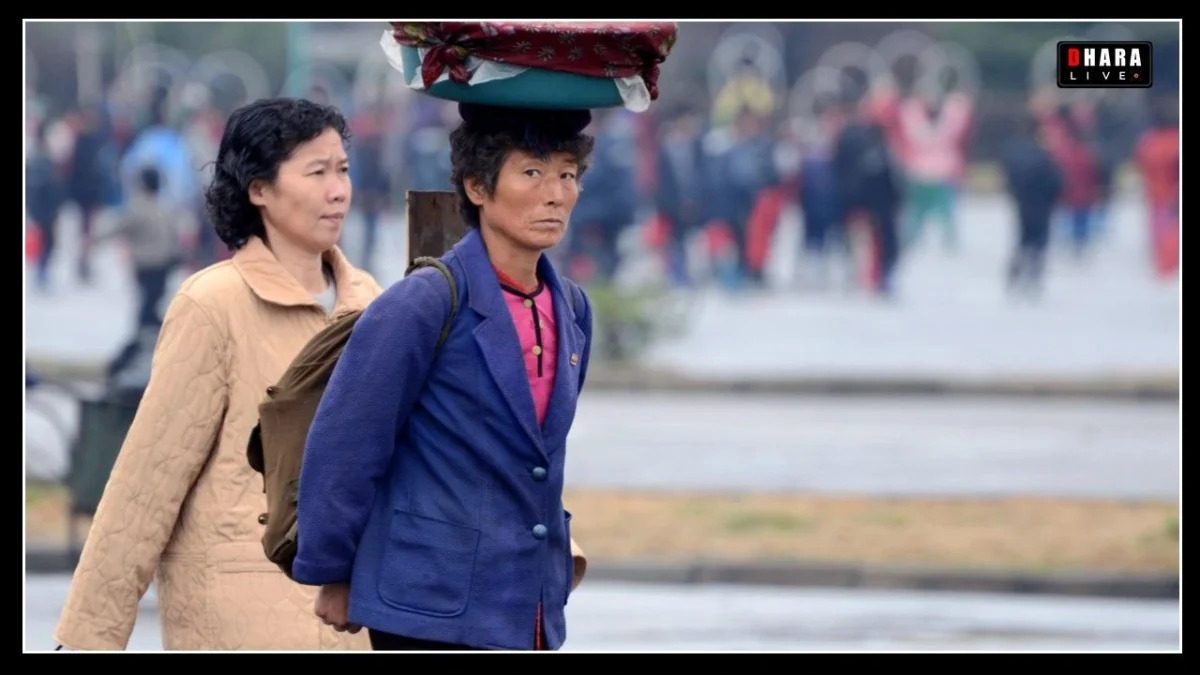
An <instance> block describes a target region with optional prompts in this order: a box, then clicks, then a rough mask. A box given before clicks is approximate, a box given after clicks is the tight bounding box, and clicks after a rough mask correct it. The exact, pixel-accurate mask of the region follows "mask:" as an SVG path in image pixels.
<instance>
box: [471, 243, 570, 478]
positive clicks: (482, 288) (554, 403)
mask: <svg viewBox="0 0 1200 675" xmlns="http://www.w3.org/2000/svg"><path fill="white" fill-rule="evenodd" d="M454 255H455V256H457V257H458V258H459V260H460V261H461V262H462V267H463V272H464V277H465V280H466V283H465V284H464V285H465V286H466V288H467V303H468V306H469V307H470V308H471V309H472V310H474V311H475V312H477V313H479V314H480V315H481V316H482V317H483V319H482V320H481V321H480V322H479V324H478V325H477V326H476V327H475V329H474V331H473V333H474V337H475V341H476V343H477V344H478V345H479V350H480V353H481V354H482V356H483V361H484V363H485V364H486V365H487V369H488V371H489V372H490V373H491V375H492V379H493V380H494V381H495V382H496V385H497V386H498V387H499V389H500V392H501V394H502V395H503V396H504V400H505V401H506V403H507V404H508V406H509V408H510V409H511V410H512V412H513V414H514V415H515V416H516V419H517V420H518V421H519V423H520V425H521V428H522V429H524V430H525V432H526V434H528V436H529V438H530V440H531V441H533V443H534V446H535V447H536V448H537V449H538V452H539V453H541V455H542V457H543V458H548V455H547V450H548V448H550V447H554V446H555V445H556V444H557V441H558V439H561V438H563V437H565V435H566V433H567V431H568V430H569V428H570V423H571V419H572V415H571V413H570V411H572V410H574V406H573V405H572V402H573V400H574V397H575V396H576V394H577V391H576V389H575V387H574V386H573V384H572V383H573V382H575V380H574V379H573V378H570V377H569V375H570V370H571V369H572V368H574V367H575V363H574V359H572V358H571V356H572V355H577V354H581V353H582V352H583V348H584V345H585V343H586V336H585V335H584V333H583V330H582V329H581V328H580V327H579V325H578V322H577V321H576V318H575V315H574V313H573V312H572V309H571V306H570V302H569V301H568V300H567V298H566V287H565V286H564V284H563V281H562V279H561V278H559V276H558V273H557V272H556V271H555V270H554V265H553V264H551V262H550V259H549V257H548V256H546V255H545V254H543V255H542V257H541V258H539V259H538V274H539V275H540V276H541V278H542V281H543V282H544V283H545V284H546V289H547V290H548V291H549V292H550V293H551V294H552V295H551V297H552V298H553V300H554V312H555V316H556V319H555V323H557V324H558V369H557V377H556V378H555V384H554V391H553V393H552V394H551V396H552V398H551V403H550V410H549V412H548V413H547V415H546V421H545V425H544V426H543V427H542V428H539V427H538V424H537V416H536V414H535V412H534V407H533V397H532V395H531V393H530V390H529V380H528V376H527V375H526V373H525V361H524V359H523V358H522V356H521V351H520V346H519V345H520V342H519V339H518V337H517V331H516V328H515V326H514V325H513V322H512V318H511V316H510V315H509V309H508V305H507V304H505V302H504V295H503V291H502V290H500V280H499V279H498V278H497V277H496V271H495V269H493V267H492V262H491V260H490V259H489V258H488V255H487V249H486V248H485V247H484V244H483V237H481V236H480V234H479V231H478V230H477V229H474V228H472V229H471V230H470V231H469V232H467V235H466V236H465V237H463V238H462V239H461V240H460V241H459V242H458V243H457V244H455V246H454ZM547 439H550V441H551V442H549V443H548V442H547Z"/></svg>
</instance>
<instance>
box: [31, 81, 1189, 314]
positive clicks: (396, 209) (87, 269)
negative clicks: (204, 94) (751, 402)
mask: <svg viewBox="0 0 1200 675" xmlns="http://www.w3.org/2000/svg"><path fill="white" fill-rule="evenodd" d="M307 96H308V97H309V98H314V99H317V100H322V101H325V102H332V101H333V99H332V97H331V96H330V94H329V92H328V91H327V90H326V89H323V88H322V87H321V86H314V88H313V89H311V90H310V91H309V93H308V94H307ZM779 97H780V94H779V93H778V92H777V91H775V90H774V89H773V88H772V87H771V85H770V84H769V83H768V82H767V81H766V79H765V78H764V77H762V76H761V74H760V73H758V71H757V70H756V67H755V65H754V63H753V62H752V61H747V62H746V63H744V64H742V66H741V67H740V68H738V69H736V70H735V71H734V72H732V73H731V74H730V76H729V77H728V80H727V81H726V82H725V84H724V86H722V87H720V88H718V89H717V90H716V91H715V92H714V94H713V95H712V96H711V97H707V99H710V100H689V101H684V100H679V99H676V100H672V101H668V102H665V103H663V104H662V105H660V106H658V107H657V108H656V109H655V110H654V111H653V112H652V113H649V114H634V113H631V112H629V111H626V110H622V109H615V110H602V111H596V112H595V114H594V117H593V122H592V128H591V129H590V131H591V133H592V134H594V135H595V137H596V139H597V143H596V151H595V155H594V158H593V161H592V164H591V166H590V167H589V168H588V170H587V173H586V175H585V176H584V179H583V187H584V190H583V193H582V194H581V197H580V200H579V202H578V206H577V207H576V209H575V212H574V214H573V217H572V224H571V229H570V233H569V236H568V239H567V240H566V241H565V242H564V244H563V245H561V246H560V247H559V250H557V251H555V255H557V256H558V257H559V258H560V263H561V264H564V265H566V266H567V268H568V270H569V273H570V274H571V275H572V276H573V277H574V278H576V279H578V280H580V281H581V282H582V283H592V284H594V283H607V282H611V281H613V280H614V278H615V277H616V276H617V275H618V274H619V272H620V270H621V268H622V263H623V261H624V260H625V259H626V258H627V256H628V254H629V246H628V245H627V244H626V245H623V242H627V241H628V240H629V236H627V235H629V234H630V232H631V230H634V231H636V235H634V236H636V237H637V242H638V244H637V246H638V247H641V250H642V252H644V251H646V250H650V251H653V252H654V253H655V255H656V256H657V259H658V260H659V261H660V262H661V269H662V270H663V271H664V276H665V278H666V279H668V280H669V282H670V283H671V284H672V285H674V286H676V287H691V286H697V285H705V284H720V285H722V286H724V287H726V288H728V289H731V290H740V289H748V288H755V287H762V286H763V285H764V284H765V281H764V267H765V265H766V261H767V258H768V255H769V254H773V255H779V254H780V252H779V251H772V243H771V242H772V241H773V238H774V234H775V232H776V229H777V228H778V226H779V224H780V222H781V220H782V219H783V218H784V214H785V212H791V213H796V214H798V215H799V219H800V221H801V223H802V226H801V227H802V232H803V234H802V238H801V241H802V246H801V247H800V250H797V251H795V252H794V253H792V252H785V253H784V255H793V254H794V255H795V256H796V258H797V260H798V262H799V265H798V270H799V283H800V284H801V285H802V286H803V287H805V288H807V289H811V290H821V289H827V288H833V287H838V288H844V287H845V285H846V284H847V283H849V284H851V285H854V286H857V287H859V288H863V289H865V290H867V291H869V292H872V293H876V294H879V295H880V296H882V297H888V296H889V295H891V293H892V292H893V290H894V278H895V276H896V270H897V266H898V265H899V264H900V263H901V261H902V260H904V256H905V253H906V252H907V251H910V250H911V249H912V248H913V247H914V246H917V245H919V244H920V243H921V241H922V239H923V238H925V237H926V236H928V234H929V233H930V232H932V233H935V234H936V235H937V236H938V238H939V239H940V243H941V245H942V247H943V248H944V250H945V251H946V252H947V254H951V255H952V254H953V253H954V252H955V250H956V246H957V242H958V234H957V233H958V230H959V226H960V223H959V209H958V207H959V204H960V196H961V194H962V192H963V189H964V179H965V177H966V176H967V170H968V162H967V159H968V152H969V148H970V143H971V139H972V137H973V134H977V133H979V131H980V130H979V129H978V128H976V124H975V117H976V116H975V103H976V102H975V101H974V100H973V99H972V97H971V96H969V95H967V94H964V93H962V92H959V91H954V90H950V91H947V92H945V93H943V94H940V95H937V96H927V95H905V94H903V93H901V92H900V91H898V90H897V89H896V88H895V87H892V86H870V87H867V88H865V90H864V92H862V93H859V94H858V95H854V96H831V97H826V98H823V99H819V100H817V101H816V103H815V105H814V108H813V110H812V111H811V113H808V114H806V115H804V116H801V117H794V116H790V115H788V114H786V113H785V112H784V111H785V108H786V106H783V105H781V102H780V101H779V100H778V99H779ZM228 112H229V111H227V110H221V109H219V108H217V107H216V106H215V105H212V104H209V103H207V102H205V101H204V100H203V99H202V98H201V99H199V100H197V101H193V102H190V103H188V104H185V105H180V104H179V103H178V102H172V101H170V100H169V99H168V96H167V95H166V93H165V90H163V91H158V92H157V93H155V94H153V95H151V96H150V97H149V101H148V102H147V103H146V104H145V105H144V106H142V107H138V108H125V109H120V108H118V107H116V106H114V105H111V104H107V103H106V104H104V105H86V106H83V107H80V108H79V109H77V110H74V111H71V112H70V113H69V114H67V115H65V116H63V117H61V118H54V119H48V118H44V117H40V116H38V115H36V114H35V115H31V116H30V120H29V122H30V125H29V130H28V135H29V143H28V148H29V152H28V155H27V161H28V167H27V185H28V196H27V206H28V208H27V211H28V217H29V221H30V227H29V228H28V231H29V233H30V235H31V237H30V241H31V242H32V243H31V249H30V255H31V257H33V258H34V259H35V260H34V264H35V265H36V269H37V274H36V279H37V282H38V284H39V287H40V288H42V289H43V290H49V285H50V276H49V275H48V273H47V272H48V269H49V263H50V260H51V259H52V258H53V257H54V256H55V255H56V253H57V249H56V239H57V235H56V227H57V226H58V222H59V220H60V214H61V212H62V209H63V207H64V205H66V204H68V203H73V204H74V205H75V206H76V207H77V208H78V210H79V212H80V217H81V222H82V228H83V234H84V242H83V246H82V247H81V248H80V250H79V257H78V259H77V260H75V261H72V263H73V268H74V269H75V271H76V274H77V278H78V281H79V282H80V283H83V284H87V283H89V280H90V278H91V263H90V259H91V255H92V254H91V251H92V249H93V247H94V246H95V245H96V243H97V242H99V241H101V240H103V239H105V238H107V237H111V236H125V237H126V239H127V240H128V243H129V246H130V247H131V250H132V254H131V258H132V260H133V261H134V264H135V267H136V270H135V271H136V276H137V281H138V285H139V288H140V289H141V292H142V296H143V298H142V305H143V307H144V308H147V309H145V310H144V311H143V312H142V314H141V316H142V317H143V319H144V320H145V321H151V320H152V318H153V315H154V312H153V310H152V309H149V308H152V307H155V306H157V305H158V303H159V301H160V300H161V296H162V294H163V293H164V288H165V284H166V278H167V276H168V275H169V273H170V271H172V270H174V269H175V268H177V267H178V266H185V267H188V268H199V267H201V266H204V265H207V264H209V263H211V262H214V261H216V260H220V259H222V258H223V257H225V256H227V255H228V252H227V251H224V250H222V248H221V247H220V246H219V245H218V244H219V242H218V241H217V239H216V237H215V235H214V234H213V232H212V230H211V228H210V227H208V225H207V218H206V215H205V213H204V210H203V207H202V192H203V182H204V178H203V177H204V175H206V174H205V173H204V171H203V169H204V168H205V167H206V165H207V163H209V162H211V161H212V159H213V158H214V157H215V156H216V149H217V145H218V143H219V142H220V137H221V133H222V124H223V121H224V119H225V118H226V116H227V114H228ZM343 112H344V113H346V114H347V117H348V118H349V120H350V123H351V128H352V133H353V140H352V148H351V157H352V160H351V166H352V175H353V180H354V186H355V196H354V207H355V210H356V211H357V212H358V214H359V216H360V222H361V227H362V235H363V236H362V237H361V238H359V240H358V241H359V242H360V243H361V246H359V247H358V250H351V251H347V253H348V254H349V255H350V256H351V257H352V258H354V259H356V261H357V262H358V263H359V264H361V265H363V266H364V267H365V268H367V269H372V268H373V266H374V265H375V264H376V262H377V261H376V260H375V259H374V257H373V256H374V254H377V253H378V245H377V242H378V241H379V236H378V235H379V228H381V227H384V226H390V225H392V224H395V223H398V222H402V220H401V219H402V216H403V208H404V193H405V191H407V190H448V189H450V185H449V182H448V176H449V159H450V157H449V141H448V131H449V129H450V128H451V126H452V125H453V124H455V123H456V122H457V112H456V108H455V106H454V105H453V104H448V103H446V102H442V101H437V100H434V99H429V98H427V97H422V96H410V97H405V98H404V99H403V100H401V101H392V100H384V101H379V102H372V103H367V104H363V105H355V106H352V107H351V109H345V105H344V104H343ZM1112 124H1113V123H1112V122H1110V121H1109V119H1108V117H1106V111H1105V108H1104V106H1103V105H1097V104H1082V103H1075V104H1072V105H1066V104H1063V103H1061V102H1060V101H1059V100H1058V99H1056V98H1055V96H1054V94H1053V92H1051V93H1050V94H1045V93H1041V92H1039V93H1038V94H1037V95H1035V96H1033V97H1032V98H1031V99H1030V104H1029V119H1028V123H1027V124H1026V125H1025V126H1024V127H1023V128H1022V129H1021V130H1020V132H1019V133H1018V134H1017V135H1016V136H1015V137H1014V138H1013V139H1012V142H1011V143H1008V144H1006V148H1007V152H1006V156H1005V157H1004V161H1003V162H1002V165H1003V169H1004V176H1005V180H1004V185H1005V186H1006V187H1007V190H1008V195H1009V196H1010V197H1011V199H1012V201H1013V204H1014V206H1015V208H1014V214H1015V218H1014V222H1013V228H1014V233H1015V234H1014V238H1013V240H1014V251H1013V256H1012V264H1011V266H1010V268H1009V270H1008V271H1007V281H1008V283H1010V284H1011V285H1012V286H1013V287H1014V288H1018V289H1025V290H1034V291H1036V289H1037V288H1038V287H1039V285H1040V279H1041V276H1042V271H1043V269H1044V264H1045V263H1044V260H1045V255H1046V250H1047V248H1048V246H1050V244H1051V243H1052V242H1056V241H1062V242H1064V243H1065V245H1067V246H1068V247H1069V248H1070V251H1071V252H1072V253H1073V254H1075V255H1077V256H1080V257H1084V258H1086V256H1087V255H1088V254H1089V251H1090V250H1091V249H1092V248H1093V247H1094V245H1095V243H1096V241H1097V238H1098V237H1100V236H1101V235H1102V234H1103V232H1104V231H1105V218H1106V215H1107V207H1108V205H1109V202H1110V200H1111V199H1112V196H1113V193H1114V184H1115V178H1116V172H1117V168H1118V167H1120V166H1122V165H1126V164H1129V163H1132V165H1133V166H1134V167H1136V169H1137V171H1138V172H1139V173H1140V174H1141V178H1142V182H1143V185H1144V188H1143V189H1144V191H1145V198H1146V199H1145V201H1146V204H1147V209H1148V213H1147V217H1146V222H1147V223H1148V224H1149V227H1150V234H1149V239H1150V241H1151V242H1152V243H1153V246H1152V248H1153V251H1154V260H1153V266H1154V269H1155V271H1156V272H1157V273H1158V274H1159V275H1160V276H1162V277H1164V278H1168V277H1170V276H1171V275H1172V274H1173V272H1174V269H1175V265H1176V264H1177V259H1178V240H1179V234H1178V232H1179V174H1178V161H1179V160H1178V157H1179V140H1178V139H1179V131H1178V118H1177V115H1176V114H1175V111H1174V110H1169V109H1167V108H1166V107H1164V106H1161V105H1158V106H1155V107H1154V114H1153V115H1152V116H1151V120H1150V122H1149V123H1148V124H1145V125H1142V126H1140V127H1138V128H1136V129H1132V130H1130V129H1128V128H1124V129H1122V130H1120V131H1121V133H1117V132H1115V131H1114V130H1113V128H1112ZM1125 126H1126V127H1128V124H1127V123H1125ZM1130 134H1132V137H1133V138H1134V142H1133V143H1121V142H1117V140H1116V139H1120V138H1124V137H1128V136H1130ZM104 210H112V211H115V212H117V213H120V214H123V215H122V217H120V218H117V219H116V220H115V222H116V224H115V225H114V226H113V227H112V228H110V231H105V232H99V231H97V229H96V222H97V219H96V216H97V214H99V213H100V212H102V211H104ZM931 227H933V228H936V230H928V228H931ZM1055 232H1061V233H1062V237H1061V238H1060V237H1056V236H1053V235H1054V233H1055Z"/></svg>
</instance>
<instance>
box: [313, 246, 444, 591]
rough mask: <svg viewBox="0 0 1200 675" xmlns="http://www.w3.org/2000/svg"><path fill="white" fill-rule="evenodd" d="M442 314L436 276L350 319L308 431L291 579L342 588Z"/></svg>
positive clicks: (426, 273) (412, 281)
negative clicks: (348, 331) (351, 324)
mask: <svg viewBox="0 0 1200 675" xmlns="http://www.w3.org/2000/svg"><path fill="white" fill-rule="evenodd" d="M449 307H450V298H449V285H448V284H447V283H446V281H445V279H444V278H443V277H442V275H441V273H440V272H438V271H437V270H436V269H422V270H418V271H417V272H415V273H414V274H411V275H409V276H407V277H405V278H404V279H402V280H400V281H398V282H397V283H395V284H393V285H392V286H391V287H390V288H389V289H388V290H387V291H385V292H384V293H383V295H380V296H379V297H378V298H376V299H375V300H374V301H373V302H372V303H371V304H370V305H368V306H367V309H366V311H364V312H363V314H362V316H361V317H360V318H359V319H358V322H357V323H356V324H355V326H354V332H353V333H351V335H350V339H349V341H347V343H346V347H345V349H344V350H343V351H342V355H341V357H340V358H339V359H338V363H337V365H336V366H335V367H334V369H333V373H332V374H331V375H330V377H329V384H328V385H326V387H325V393H324V395H323V396H322V397H321V403H320V405H318V407H317V413H316V416H315V417H314V418H313V422H312V426H311V427H310V428H309V431H308V442H307V444H306V445H305V449H304V462H303V464H302V465H301V470H300V488H299V499H298V500H297V501H298V503H297V506H296V514H297V521H298V522H297V541H298V544H299V549H298V551H297V553H296V558H295V560H294V561H293V562H292V578H293V579H295V580H296V581H297V582H299V583H302V584H307V585H311V586H319V585H324V584H333V583H349V581H350V572H351V569H352V568H353V565H354V555H355V552H356V550H357V548H358V542H359V539H360V537H361V536H362V533H363V530H364V529H365V527H366V523H367V519H368V517H369V516H370V513H371V508H372V506H373V505H374V502H375V494H376V490H377V486H378V484H379V482H380V481H381V480H382V479H383V477H384V474H385V472H386V470H387V467H388V463H389V462H390V461H391V459H392V454H393V452H395V447H396V433H397V430H398V429H399V428H400V427H401V426H402V425H403V424H404V422H405V420H407V418H408V414H409V411H411V410H412V408H413V405H414V404H415V403H416V400H417V397H418V395H419V394H420V392H421V390H422V389H423V388H424V385H425V379H426V377H427V376H428V374H429V370H430V367H431V366H432V364H433V358H434V355H435V354H434V352H435V349H436V346H437V341H438V336H439V335H440V334H441V331H442V326H443V325H444V324H445V321H446V317H447V314H448V312H449Z"/></svg>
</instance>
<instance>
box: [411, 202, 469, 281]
mask: <svg viewBox="0 0 1200 675" xmlns="http://www.w3.org/2000/svg"><path fill="white" fill-rule="evenodd" d="M406 199H407V202H408V262H409V264H410V265H411V264H412V261H413V260H415V259H417V258H419V257H421V256H430V257H433V258H438V257H441V255H442V254H444V253H445V252H446V251H449V250H450V249H451V248H453V246H454V245H455V244H456V243H458V240H459V239H462V238H463V235H465V234H466V232H467V226H466V223H464V222H463V220H462V217H461V216H459V215H458V204H457V201H456V198H455V194H454V193H453V192H443V191H436V192H434V191H430V192H420V191H415V190H410V191H409V192H408V194H407V195H406Z"/></svg>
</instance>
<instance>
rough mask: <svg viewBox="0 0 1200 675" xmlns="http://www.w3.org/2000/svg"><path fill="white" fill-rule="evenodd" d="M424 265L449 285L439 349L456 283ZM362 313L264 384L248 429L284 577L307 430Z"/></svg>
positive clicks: (272, 555) (269, 537) (271, 543)
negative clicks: (255, 416) (254, 420)
mask: <svg viewBox="0 0 1200 675" xmlns="http://www.w3.org/2000/svg"><path fill="white" fill-rule="evenodd" d="M422 267H436V268H437V269H438V270H439V271H440V272H441V273H442V275H443V276H445V277H446V281H448V282H449V283H450V313H449V315H448V316H447V317H446V322H445V324H444V325H443V327H442V333H441V335H440V336H439V337H438V342H437V348H438V349H439V350H440V349H441V347H442V344H443V343H445V341H446V338H447V336H449V334H450V328H451V325H452V323H453V321H454V316H455V313H456V311H457V309H458V286H457V284H456V283H455V281H454V275H453V274H452V273H451V272H450V270H449V268H447V267H446V265H445V264H444V263H443V262H442V261H440V260H438V259H437V258H431V257H421V258H417V259H416V260H414V261H413V263H412V265H410V266H409V268H408V272H407V273H406V274H411V273H412V272H413V271H415V270H417V269H420V268H422ZM564 282H565V283H566V285H567V287H568V292H567V297H568V298H569V301H570V306H571V310H572V311H575V293H576V290H577V289H576V288H575V287H574V284H573V283H572V282H570V281H568V280H566V279H564ZM361 316H362V311H356V312H353V313H350V314H347V315H346V316H344V317H341V318H339V319H338V320H337V321H335V322H333V323H331V324H330V325H328V326H326V327H325V328H323V329H322V330H321V331H320V332H319V333H317V334H316V335H315V336H313V338H312V339H310V340H309V341H308V343H307V344H306V345H305V346H304V349H302V350H301V351H300V353H299V354H297V355H296V357H295V358H294V359H293V360H292V363H291V364H290V365H289V366H288V368H287V370H286V371H284V373H283V375H282V376H281V377H280V378H279V381H278V382H276V383H275V384H274V385H272V386H270V387H267V392H266V393H267V398H266V400H265V401H263V402H262V403H261V404H259V406H258V415H259V421H258V424H256V425H255V427H254V429H253V430H252V431H251V432H250V440H249V442H248V443H247V447H246V459H247V460H248V461H249V463H250V467H251V468H252V469H254V470H255V471H257V472H258V473H260V474H262V476H263V492H264V493H265V494H266V495H267V512H266V513H263V514H261V515H259V517H258V522H259V524H261V525H264V526H265V529H264V530H263V535H262V546H263V553H265V554H266V556H267V559H268V560H270V561H271V562H273V563H275V565H277V566H278V567H279V569H281V570H283V573H284V574H286V575H287V576H288V578H292V561H293V560H295V558H296V553H297V551H298V550H299V545H298V544H297V542H296V528H297V518H296V506H297V499H298V489H299V485H300V467H301V464H302V462H303V459H304V445H305V442H306V441H307V440H308V429H309V427H310V426H311V425H312V421H313V418H314V417H315V416H316V414H317V406H318V405H319V404H320V402H321V396H322V395H323V394H324V393H325V387H326V385H328V384H329V378H330V376H331V375H332V374H333V369H334V366H336V365H337V361H338V358H339V357H340V356H341V354H342V350H343V349H345V347H346V343H347V342H348V341H349V340H350V335H351V333H352V332H353V330H354V324H355V323H356V322H357V321H358V319H359V317H361Z"/></svg>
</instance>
